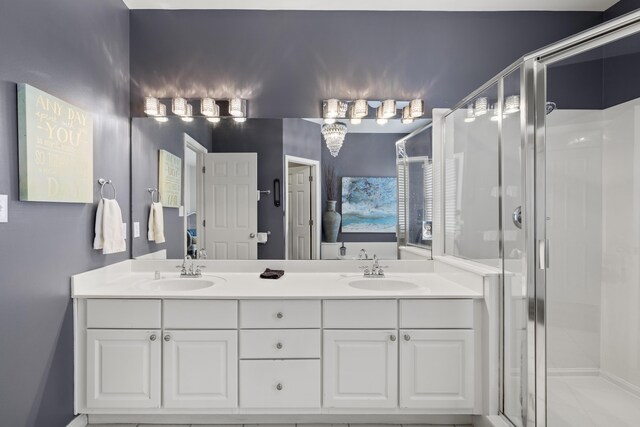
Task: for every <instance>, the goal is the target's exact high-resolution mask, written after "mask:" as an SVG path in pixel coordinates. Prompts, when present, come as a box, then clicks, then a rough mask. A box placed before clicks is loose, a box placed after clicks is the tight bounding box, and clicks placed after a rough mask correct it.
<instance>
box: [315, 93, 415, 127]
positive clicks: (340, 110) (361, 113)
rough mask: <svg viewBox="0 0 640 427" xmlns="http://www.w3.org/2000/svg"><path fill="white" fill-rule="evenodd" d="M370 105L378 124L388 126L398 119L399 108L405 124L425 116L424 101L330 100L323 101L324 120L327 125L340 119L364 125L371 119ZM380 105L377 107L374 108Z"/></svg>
mask: <svg viewBox="0 0 640 427" xmlns="http://www.w3.org/2000/svg"><path fill="white" fill-rule="evenodd" d="M369 105H371V106H372V108H373V109H374V110H375V114H374V116H375V117H373V118H375V119H376V121H377V123H378V124H381V125H382V124H386V123H387V122H388V121H389V119H392V118H395V117H398V108H401V110H402V113H401V114H400V118H401V119H402V122H403V123H411V122H413V121H414V120H415V119H417V118H420V117H422V116H424V113H425V111H424V100H422V99H413V100H411V101H396V100H395V99H385V100H382V101H374V100H372V101H369V100H367V99H355V100H341V99H338V98H330V99H325V100H323V101H322V118H323V119H324V123H325V124H333V123H336V121H337V120H338V119H342V118H346V119H348V120H349V123H351V124H353V125H355V124H360V123H362V119H364V118H367V117H369ZM375 105H378V106H377V107H374V106H375Z"/></svg>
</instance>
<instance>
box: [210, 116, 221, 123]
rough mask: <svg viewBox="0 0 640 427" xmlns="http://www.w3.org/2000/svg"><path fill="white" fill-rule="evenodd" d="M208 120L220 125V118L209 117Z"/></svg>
mask: <svg viewBox="0 0 640 427" xmlns="http://www.w3.org/2000/svg"><path fill="white" fill-rule="evenodd" d="M207 120H208V121H209V122H211V123H219V122H220V117H207Z"/></svg>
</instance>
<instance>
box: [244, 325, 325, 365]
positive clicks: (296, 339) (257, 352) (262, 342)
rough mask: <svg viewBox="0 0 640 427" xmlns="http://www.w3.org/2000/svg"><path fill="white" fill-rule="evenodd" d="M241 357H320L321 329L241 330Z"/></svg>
mask: <svg viewBox="0 0 640 427" xmlns="http://www.w3.org/2000/svg"><path fill="white" fill-rule="evenodd" d="M240 358H241V359H314V358H315V359H319V358H320V330H319V329H272V330H264V329H259V330H242V331H240Z"/></svg>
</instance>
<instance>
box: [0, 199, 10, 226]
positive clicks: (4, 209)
mask: <svg viewBox="0 0 640 427" xmlns="http://www.w3.org/2000/svg"><path fill="white" fill-rule="evenodd" d="M0 222H9V196H7V195H6V194H0Z"/></svg>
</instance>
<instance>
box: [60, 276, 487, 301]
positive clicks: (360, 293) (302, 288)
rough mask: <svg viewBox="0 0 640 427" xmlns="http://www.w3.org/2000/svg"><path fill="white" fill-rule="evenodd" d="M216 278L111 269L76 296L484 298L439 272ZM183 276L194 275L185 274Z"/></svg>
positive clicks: (81, 287) (75, 291) (80, 288)
mask: <svg viewBox="0 0 640 427" xmlns="http://www.w3.org/2000/svg"><path fill="white" fill-rule="evenodd" d="M178 277H179V275H178V274H177V273H165V272H163V273H162V278H178ZM202 277H203V278H208V279H211V280H213V281H214V285H213V286H211V287H208V288H203V289H197V290H188V291H184V290H182V291H158V290H146V289H144V283H145V282H146V283H148V282H150V281H153V280H154V273H152V272H129V273H124V274H120V275H115V277H114V275H110V277H108V278H107V280H105V281H100V282H101V283H94V284H91V283H82V284H80V283H78V284H75V283H74V286H73V291H72V297H73V298H181V299H182V298H187V299H188V298H204V299H252V298H260V299H264V298H277V299H360V298H387V299H389V298H483V294H482V293H481V292H477V291H474V290H473V289H471V288H468V287H465V286H462V285H460V284H457V283H455V282H453V281H451V280H448V279H446V278H445V277H443V276H441V275H439V274H436V273H409V274H402V273H398V274H388V275H387V276H386V278H387V279H389V280H402V281H407V282H411V283H414V284H416V285H417V286H418V287H417V288H415V289H410V290H393V291H386V290H385V291H379V290H365V289H359V288H354V287H352V286H350V285H349V283H350V282H352V281H355V280H371V281H375V280H380V279H375V278H373V279H363V277H362V275H361V274H351V273H297V272H294V273H286V274H285V275H284V276H283V277H281V278H280V279H277V280H274V279H260V278H259V275H258V274H256V273H222V272H219V273H214V274H206V273H205V274H203V276H202ZM179 280H185V281H187V280H193V279H189V278H183V279H179Z"/></svg>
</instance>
